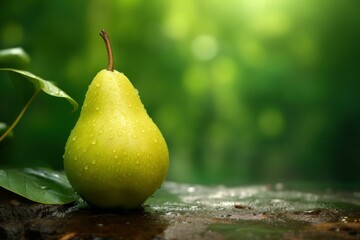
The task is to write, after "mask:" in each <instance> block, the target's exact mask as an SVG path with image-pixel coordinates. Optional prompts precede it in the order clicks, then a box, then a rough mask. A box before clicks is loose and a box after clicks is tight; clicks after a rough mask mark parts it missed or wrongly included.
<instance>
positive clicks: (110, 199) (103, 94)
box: [64, 70, 169, 209]
mask: <svg viewBox="0 0 360 240" xmlns="http://www.w3.org/2000/svg"><path fill="white" fill-rule="evenodd" d="M168 167H169V152H168V148H167V145H166V142H165V140H164V138H163V136H162V134H161V132H160V130H159V129H158V128H157V126H156V125H155V123H154V122H153V121H152V119H151V118H150V117H149V115H148V114H147V112H146V110H145V108H144V106H143V104H142V102H141V100H140V97H139V95H138V91H137V90H136V89H135V88H134V86H133V85H132V84H131V82H130V81H129V79H128V78H127V77H126V76H125V75H124V74H123V73H120V72H118V71H116V70H101V71H100V72H99V73H98V74H97V75H96V76H95V78H94V79H93V81H92V82H91V84H90V86H89V88H88V91H87V93H86V96H85V100H84V104H83V106H82V109H81V113H80V117H79V119H78V121H77V123H76V125H75V127H74V129H73V130H72V131H71V134H70V136H69V138H68V141H67V143H66V146H65V153H64V168H65V172H66V175H67V177H68V179H69V182H70V183H71V185H72V186H73V188H74V190H75V191H76V192H78V193H79V194H80V196H81V197H82V198H83V199H84V200H85V201H86V202H87V203H89V204H90V205H93V206H96V207H100V208H121V209H133V208H136V207H138V206H140V205H141V204H142V203H144V201H145V200H146V199H147V198H148V197H150V196H151V195H153V194H154V192H155V191H156V190H157V189H158V188H159V187H160V186H161V184H162V182H163V181H164V179H165V177H166V175H167V171H168Z"/></svg>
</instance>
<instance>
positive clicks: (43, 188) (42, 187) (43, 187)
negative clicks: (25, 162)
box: [40, 186, 49, 190]
mask: <svg viewBox="0 0 360 240" xmlns="http://www.w3.org/2000/svg"><path fill="white" fill-rule="evenodd" d="M40 189H42V190H45V189H49V188H48V187H47V186H41V187H40Z"/></svg>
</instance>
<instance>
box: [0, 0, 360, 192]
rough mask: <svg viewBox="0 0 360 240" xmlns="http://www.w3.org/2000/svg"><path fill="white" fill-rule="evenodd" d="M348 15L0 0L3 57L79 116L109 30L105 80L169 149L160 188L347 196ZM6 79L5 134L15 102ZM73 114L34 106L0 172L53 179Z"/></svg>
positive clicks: (199, 0)
mask: <svg viewBox="0 0 360 240" xmlns="http://www.w3.org/2000/svg"><path fill="white" fill-rule="evenodd" d="M359 9H360V2H359V1H356V0H333V1H325V0H320V1H311V0H302V1H286V0H256V1H254V0H229V1H220V0H183V1H176V0H171V1H165V0H153V1H141V0H117V1H100V0H89V1H85V0H79V1H45V0H42V1H41V0H38V1H36V0H32V1H31V0H24V1H19V0H13V1H6V0H0V10H1V14H0V49H3V48H9V47H16V46H21V47H23V48H24V49H25V50H26V51H27V52H28V53H29V55H30V56H31V57H32V63H31V67H30V69H31V70H32V72H34V73H39V74H41V76H44V77H45V78H46V79H52V80H54V81H56V82H58V83H59V86H60V87H61V88H62V89H64V90H65V91H66V92H67V93H68V94H69V95H70V96H72V97H73V98H74V99H75V100H77V101H78V102H79V103H82V101H83V99H84V94H85V92H86V90H87V86H88V85H89V83H90V81H91V80H92V78H93V77H94V76H95V74H96V73H97V72H98V71H99V70H101V69H103V68H106V66H107V57H106V51H105V47H104V44H103V42H102V40H101V38H100V37H99V35H98V32H99V30H100V29H102V28H104V29H106V30H107V32H108V33H109V35H110V38H111V40H112V45H113V51H114V55H115V68H116V69H117V70H119V71H122V72H124V73H125V74H126V75H127V76H128V77H129V79H130V80H131V81H132V82H133V84H134V85H135V87H136V88H137V89H138V90H139V92H140V96H141V97H142V101H143V103H144V105H145V106H146V108H147V111H148V113H149V114H150V116H152V118H153V119H154V121H155V122H156V123H157V125H158V126H159V128H160V129H161V130H162V132H163V134H164V136H165V138H166V139H167V142H168V146H169V150H170V160H171V168H170V172H169V176H168V179H169V180H175V181H185V182H199V183H207V184H211V183H225V184H245V183H254V182H269V181H270V182H275V181H318V182H333V183H341V184H358V183H359V182H360V177H359V176H360V175H359V170H360V154H359V150H358V147H359V139H360V125H359V124H360V121H359V120H360V94H359V89H360V81H359V80H360V45H359V43H360V10H359ZM5 77H6V76H5V75H0V79H1V81H0V113H1V114H0V117H1V119H0V120H1V121H4V122H6V123H8V124H9V123H11V122H12V121H13V119H14V118H15V116H16V114H17V112H18V110H19V109H20V108H21V106H22V104H23V101H24V100H21V96H20V95H19V94H18V92H17V91H16V90H15V89H14V88H13V86H12V85H11V83H10V82H9V81H4V80H3V78H5ZM9 103H11V104H9ZM54 108H56V109H57V110H56V111H54V110H53V109H54ZM78 114H79V111H77V112H76V113H74V114H71V113H70V111H69V109H68V106H67V104H66V103H64V102H63V101H56V100H49V99H43V98H42V97H41V96H40V97H39V98H38V99H36V100H35V102H34V103H33V105H32V106H31V107H30V109H29V111H28V112H27V114H26V115H25V116H24V118H23V119H22V121H21V122H20V124H19V125H18V126H17V128H16V129H15V132H14V139H13V142H12V144H11V145H7V146H6V147H2V148H1V149H0V158H1V159H0V164H2V165H21V166H23V165H25V166H50V167H53V168H56V169H61V168H62V154H63V151H64V145H65V142H66V139H67V137H68V135H69V133H70V130H71V129H72V127H73V126H74V124H75V122H76V120H77V118H78ZM357 186H359V185H357Z"/></svg>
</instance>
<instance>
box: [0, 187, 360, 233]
mask: <svg viewBox="0 0 360 240" xmlns="http://www.w3.org/2000/svg"><path fill="white" fill-rule="evenodd" d="M0 239H61V240H70V239H72V240H80V239H90V240H92V239H93V240H101V239H102V240H104V239H114V240H115V239H153V240H161V239H195V240H196V239H286V240H300V239H360V192H359V191H329V190H326V189H325V190H321V189H320V190H316V191H315V190H313V191H309V190H299V188H296V187H289V186H284V185H282V184H277V185H274V186H272V185H269V186H249V187H231V188H230V187H222V186H215V187H204V186H199V185H185V184H178V183H171V182H167V183H165V184H164V186H163V188H162V189H161V190H160V191H159V192H157V194H156V196H155V197H153V198H150V199H149V200H148V201H147V202H146V204H145V205H144V206H143V207H142V208H141V209H137V210H135V211H129V212H123V211H103V210H98V209H91V208H84V207H79V206H77V205H76V204H68V205H64V206H59V205H42V204H37V203H33V202H31V201H28V200H26V199H23V198H21V197H19V196H17V195H15V194H12V193H10V192H7V191H6V190H3V189H1V190H0Z"/></svg>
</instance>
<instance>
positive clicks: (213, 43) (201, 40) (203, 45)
mask: <svg viewBox="0 0 360 240" xmlns="http://www.w3.org/2000/svg"><path fill="white" fill-rule="evenodd" d="M218 48H219V47H218V42H217V40H216V39H215V38H214V37H213V36H210V35H200V36H197V37H196V38H195V39H194V41H193V42H192V45H191V49H192V52H193V54H194V56H195V57H196V58H197V59H199V60H204V61H206V60H210V59H212V58H214V57H215V56H216V54H217V52H218Z"/></svg>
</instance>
